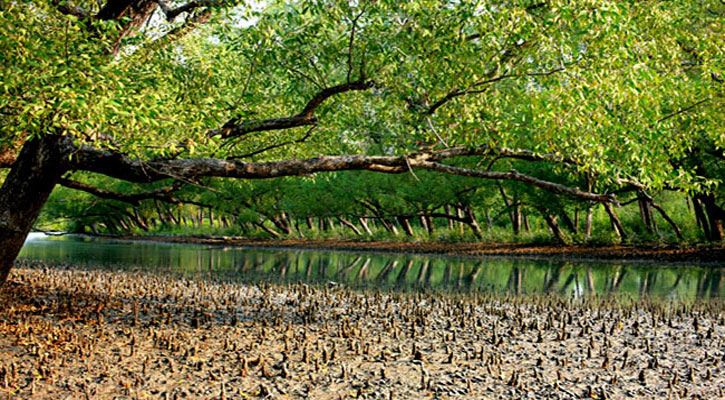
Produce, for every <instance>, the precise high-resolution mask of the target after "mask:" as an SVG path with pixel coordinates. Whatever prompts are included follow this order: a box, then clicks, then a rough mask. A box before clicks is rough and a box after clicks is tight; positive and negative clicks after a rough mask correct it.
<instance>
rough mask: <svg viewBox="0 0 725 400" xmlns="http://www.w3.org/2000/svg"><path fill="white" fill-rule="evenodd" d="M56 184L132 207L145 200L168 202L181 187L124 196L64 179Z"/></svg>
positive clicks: (124, 194)
mask: <svg viewBox="0 0 725 400" xmlns="http://www.w3.org/2000/svg"><path fill="white" fill-rule="evenodd" d="M58 184H60V185H61V186H65V187H67V188H70V189H75V190H80V191H83V192H86V193H89V194H92V195H94V196H96V197H100V198H102V199H109V200H117V201H122V202H124V203H129V204H132V205H138V204H139V203H140V202H141V200H146V199H158V200H168V199H170V197H171V196H170V195H171V193H173V192H174V191H176V190H178V189H179V188H180V187H181V186H179V185H175V186H166V187H162V188H160V189H156V190H151V191H149V192H144V193H134V194H126V193H117V192H113V191H109V190H105V189H101V188H98V187H95V186H91V185H88V184H86V183H83V182H78V181H73V180H70V179H66V178H60V179H59V180H58Z"/></svg>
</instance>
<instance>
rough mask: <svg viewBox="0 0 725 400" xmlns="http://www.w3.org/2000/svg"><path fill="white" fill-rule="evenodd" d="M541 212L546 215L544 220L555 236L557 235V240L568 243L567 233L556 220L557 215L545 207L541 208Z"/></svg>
mask: <svg viewBox="0 0 725 400" xmlns="http://www.w3.org/2000/svg"><path fill="white" fill-rule="evenodd" d="M540 212H541V215H542V216H543V217H544V220H545V221H546V225H548V226H549V229H550V230H551V233H553V234H554V237H556V240H557V241H559V243H561V244H566V235H565V234H564V232H563V231H562V230H561V227H559V223H558V222H557V221H556V217H555V216H553V215H551V214H550V213H549V212H548V211H547V210H544V209H541V210H540Z"/></svg>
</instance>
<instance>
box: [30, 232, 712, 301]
mask: <svg viewBox="0 0 725 400" xmlns="http://www.w3.org/2000/svg"><path fill="white" fill-rule="evenodd" d="M20 259H21V260H25V261H24V262H28V260H43V261H45V262H47V263H49V264H51V265H52V264H56V265H57V264H72V265H79V266H82V267H86V268H112V269H133V270H148V271H154V272H165V273H173V274H181V275H185V276H192V277H198V278H204V279H206V278H210V279H221V280H233V281H239V282H250V283H252V282H255V283H256V282H278V283H285V282H307V283H314V284H317V283H327V284H331V285H346V286H349V287H353V288H381V289H385V290H390V289H392V290H403V291H409V290H433V291H437V290H443V291H457V292H489V293H497V294H510V295H524V294H533V293H542V294H543V293H556V294H563V295H566V296H586V295H592V294H598V295H601V294H610V293H616V294H619V295H624V296H631V297H633V298H640V297H644V296H648V297H652V298H661V299H673V300H678V299H680V300H684V299H695V298H701V299H702V298H719V297H721V295H723V294H724V291H725V288H723V272H724V269H723V268H719V267H710V266H697V265H682V264H677V265H666V264H661V263H641V262H639V263H634V262H619V263H618V262H611V261H607V262H583V261H560V260H531V259H520V258H505V257H486V258H480V257H450V256H431V255H410V254H383V253H369V252H349V251H318V250H314V251H313V250H300V249H288V248H253V247H251V248H250V247H224V246H209V245H194V244H172V243H159V242H140V241H124V240H113V239H101V238H90V237H85V236H75V235H64V236H47V235H44V234H39V233H33V234H31V235H30V236H29V237H28V240H27V241H26V243H25V246H24V247H23V250H22V251H21V253H20Z"/></svg>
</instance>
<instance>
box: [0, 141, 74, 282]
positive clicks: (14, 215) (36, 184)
mask: <svg viewBox="0 0 725 400" xmlns="http://www.w3.org/2000/svg"><path fill="white" fill-rule="evenodd" d="M72 147H73V146H72V139H71V138H70V137H67V136H55V135H48V136H44V137H42V138H41V139H33V140H29V141H28V142H26V143H25V145H23V148H22V150H21V151H20V154H19V155H18V158H17V160H16V161H15V164H14V165H13V167H12V169H11V170H10V173H9V174H8V176H7V177H6V178H5V181H4V182H3V185H2V187H0V286H2V285H3V284H4V283H5V281H6V280H7V278H8V276H9V275H10V270H11V269H12V267H13V264H14V262H15V258H16V257H17V256H18V253H20V249H21V248H22V247H23V244H24V243H25V238H26V237H27V236H28V233H29V232H30V229H31V228H32V226H33V223H35V220H36V219H37V218H38V215H40V211H41V210H42V208H43V205H44V204H45V202H46V200H47V199H48V196H49V195H50V192H52V191H53V188H54V187H55V184H56V182H57V181H58V179H59V178H60V176H61V174H63V173H64V172H65V165H64V164H65V160H67V158H68V156H69V154H70V152H71V151H72Z"/></svg>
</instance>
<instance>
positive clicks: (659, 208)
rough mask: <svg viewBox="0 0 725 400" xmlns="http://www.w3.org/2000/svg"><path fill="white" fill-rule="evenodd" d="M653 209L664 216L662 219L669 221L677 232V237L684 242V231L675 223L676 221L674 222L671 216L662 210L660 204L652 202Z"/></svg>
mask: <svg viewBox="0 0 725 400" xmlns="http://www.w3.org/2000/svg"><path fill="white" fill-rule="evenodd" d="M652 208H654V209H655V210H657V211H658V212H659V213H660V215H661V216H662V218H664V220H665V221H667V223H668V224H670V226H671V227H672V229H673V230H674V231H675V235H677V239H679V240H684V238H683V237H682V230H681V229H680V227H679V226H678V225H677V223H675V221H673V220H672V218H670V216H669V215H667V213H666V212H665V210H664V208H662V207H661V206H660V205H659V204H657V203H655V202H652Z"/></svg>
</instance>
